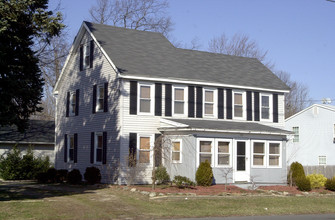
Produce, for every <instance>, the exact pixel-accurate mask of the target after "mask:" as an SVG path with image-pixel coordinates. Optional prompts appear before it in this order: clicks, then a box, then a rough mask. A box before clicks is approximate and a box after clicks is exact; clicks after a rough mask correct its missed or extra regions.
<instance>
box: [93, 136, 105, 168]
mask: <svg viewBox="0 0 335 220" xmlns="http://www.w3.org/2000/svg"><path fill="white" fill-rule="evenodd" d="M98 136H102V149H103V141H104V140H103V135H102V132H95V133H94V164H98V165H100V164H101V163H102V151H101V161H97V149H98Z"/></svg>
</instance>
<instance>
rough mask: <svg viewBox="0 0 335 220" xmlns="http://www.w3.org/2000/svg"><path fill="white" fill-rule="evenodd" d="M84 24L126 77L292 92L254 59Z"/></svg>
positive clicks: (155, 35)
mask: <svg viewBox="0 0 335 220" xmlns="http://www.w3.org/2000/svg"><path fill="white" fill-rule="evenodd" d="M84 23H85V25H86V26H87V27H88V28H89V31H90V32H91V33H92V34H93V35H94V37H95V39H96V40H97V41H98V43H99V44H100V46H101V47H102V48H103V50H104V51H105V52H106V53H107V55H108V56H109V58H110V59H111V60H112V62H113V63H114V64H115V66H116V68H117V69H118V71H119V72H120V73H121V74H122V75H124V76H133V77H148V78H161V79H171V80H172V79H173V80H190V81H197V82H208V83H222V84H225V85H231V86H232V87H234V86H243V87H255V88H266V89H270V90H283V91H288V90H289V87H288V86H287V85H286V84H285V83H283V82H282V81H281V80H280V79H279V78H278V77H277V76H276V75H275V74H273V73H272V72H271V71H270V70H269V69H268V68H267V67H265V66H264V65H263V64H262V63H261V62H260V61H258V60H257V59H255V58H246V57H238V56H231V55H224V54H217V53H209V52H203V51H196V50H187V49H179V48H176V47H174V46H173V45H172V44H171V43H170V42H169V41H168V40H167V39H166V38H165V37H164V36H163V35H162V34H160V33H155V32H149V31H138V30H132V29H126V28H120V27H114V26H109V25H102V24H95V23H90V22H84Z"/></svg>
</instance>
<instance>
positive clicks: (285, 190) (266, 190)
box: [123, 185, 334, 195]
mask: <svg viewBox="0 0 335 220" xmlns="http://www.w3.org/2000/svg"><path fill="white" fill-rule="evenodd" d="M123 187H125V186H123ZM127 188H129V189H132V188H136V190H137V191H147V192H156V193H163V194H195V195H222V194H276V193H277V194H285V195H302V194H306V193H304V192H301V191H299V190H298V189H297V188H296V187H290V186H280V185H275V186H260V187H258V188H257V189H256V190H249V189H242V188H240V187H237V186H234V185H228V186H226V187H225V186H224V185H213V186H209V187H203V186H195V187H191V188H184V189H180V188H178V187H176V186H170V185H167V186H161V185H160V186H157V187H156V189H155V190H153V189H152V188H151V186H150V185H146V186H139V185H136V186H130V187H127ZM308 194H334V192H331V191H329V190H326V189H324V188H322V189H314V190H312V191H310V192H308Z"/></svg>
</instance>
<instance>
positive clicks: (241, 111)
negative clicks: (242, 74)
mask: <svg viewBox="0 0 335 220" xmlns="http://www.w3.org/2000/svg"><path fill="white" fill-rule="evenodd" d="M233 100H234V101H233V103H234V118H240V119H244V118H245V104H244V103H245V101H244V100H245V92H239V91H234V96H233Z"/></svg>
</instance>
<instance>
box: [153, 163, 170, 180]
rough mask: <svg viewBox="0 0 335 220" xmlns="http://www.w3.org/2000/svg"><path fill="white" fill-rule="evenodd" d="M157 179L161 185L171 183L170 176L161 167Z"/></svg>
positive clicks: (157, 171) (157, 169) (158, 169)
mask: <svg viewBox="0 0 335 220" xmlns="http://www.w3.org/2000/svg"><path fill="white" fill-rule="evenodd" d="M156 179H157V182H158V183H159V184H164V183H168V182H170V176H169V174H168V173H167V171H166V168H165V167H164V166H162V165H161V166H159V167H157V168H156Z"/></svg>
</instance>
